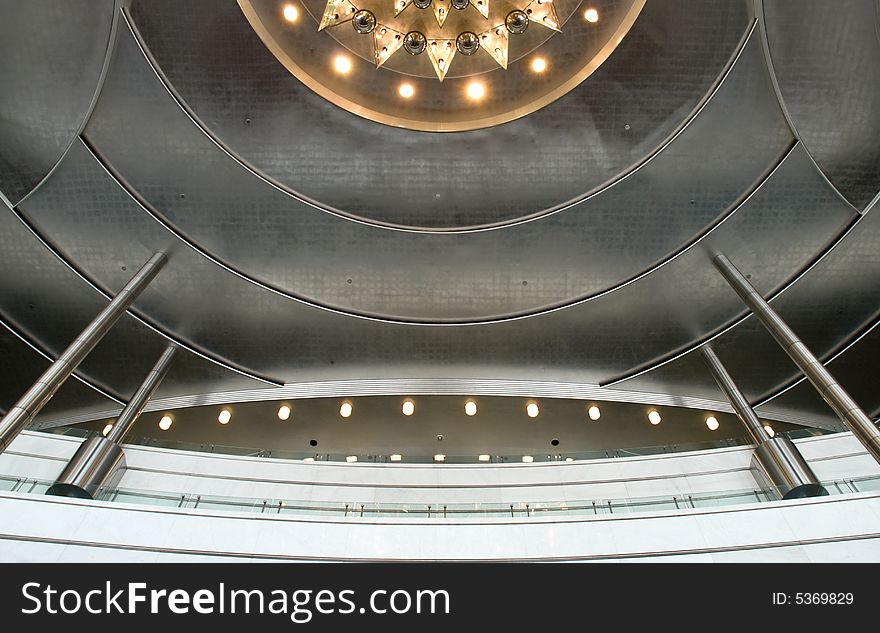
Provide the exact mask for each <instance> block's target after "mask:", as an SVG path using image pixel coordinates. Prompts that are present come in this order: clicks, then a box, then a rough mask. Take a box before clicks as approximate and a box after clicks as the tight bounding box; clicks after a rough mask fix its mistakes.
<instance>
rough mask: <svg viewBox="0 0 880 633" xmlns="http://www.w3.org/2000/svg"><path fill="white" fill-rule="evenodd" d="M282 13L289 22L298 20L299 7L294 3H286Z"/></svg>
mask: <svg viewBox="0 0 880 633" xmlns="http://www.w3.org/2000/svg"><path fill="white" fill-rule="evenodd" d="M282 13H283V15H284V19H285V20H287V21H288V22H296V21H297V19H298V18H299V9H297V8H296V7H295V6H293V5H292V4H286V5H284V11H283V12H282Z"/></svg>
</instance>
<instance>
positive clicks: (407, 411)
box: [401, 400, 416, 415]
mask: <svg viewBox="0 0 880 633" xmlns="http://www.w3.org/2000/svg"><path fill="white" fill-rule="evenodd" d="M401 411H403V415H412V414H413V413H415V412H416V403H415V402H413V401H412V400H404V401H403V406H402V407H401Z"/></svg>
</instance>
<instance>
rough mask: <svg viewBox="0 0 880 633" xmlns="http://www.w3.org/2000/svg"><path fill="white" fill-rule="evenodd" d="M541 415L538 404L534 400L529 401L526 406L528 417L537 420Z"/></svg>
mask: <svg viewBox="0 0 880 633" xmlns="http://www.w3.org/2000/svg"><path fill="white" fill-rule="evenodd" d="M540 413H541V409H540V408H539V407H538V403H537V402H535V401H534V400H529V402H528V403H527V404H526V415H528V416H529V417H530V418H537V417H538V414H540Z"/></svg>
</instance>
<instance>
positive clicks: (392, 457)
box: [389, 453, 403, 462]
mask: <svg viewBox="0 0 880 633" xmlns="http://www.w3.org/2000/svg"><path fill="white" fill-rule="evenodd" d="M389 459H390V460H391V461H392V462H399V461H400V460H402V459H403V455H398V454H397V453H395V454H394V455H392V456H391V457H389Z"/></svg>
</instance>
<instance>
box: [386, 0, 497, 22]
mask: <svg viewBox="0 0 880 633" xmlns="http://www.w3.org/2000/svg"><path fill="white" fill-rule="evenodd" d="M412 1H413V0H394V17H395V18H396V17H397V16H398V15H400V12H401V11H403V10H404V9H406V8H407V7H408V6H409V5H411V4H412ZM483 1H484V2H487V1H488V0H483Z"/></svg>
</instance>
